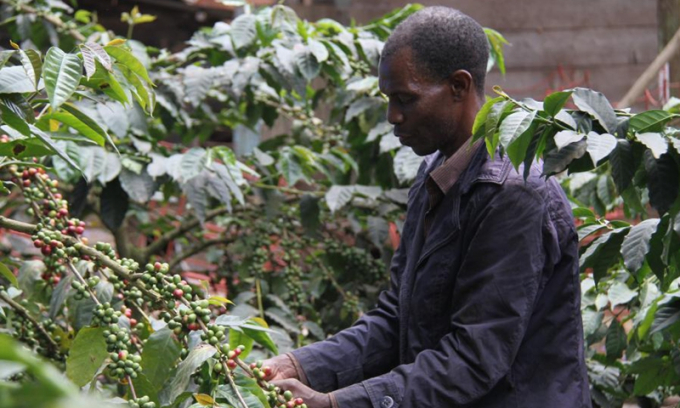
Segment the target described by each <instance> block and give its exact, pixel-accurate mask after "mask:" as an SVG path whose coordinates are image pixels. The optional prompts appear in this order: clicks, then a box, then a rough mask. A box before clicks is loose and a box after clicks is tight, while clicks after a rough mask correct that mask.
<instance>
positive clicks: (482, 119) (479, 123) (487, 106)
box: [472, 96, 505, 140]
mask: <svg viewBox="0 0 680 408" xmlns="http://www.w3.org/2000/svg"><path fill="white" fill-rule="evenodd" d="M504 100H505V98H503V97H502V96H499V97H497V98H493V99H489V100H488V101H486V103H484V105H483V106H482V109H480V110H479V112H478V113H477V116H476V117H475V123H474V125H473V126H472V134H473V135H475V139H474V140H477V139H480V138H481V136H484V134H478V132H479V130H480V129H482V127H483V126H484V124H485V123H486V120H487V117H488V115H489V112H491V108H493V106H494V105H496V104H497V103H500V102H502V101H504ZM477 135H478V136H477Z"/></svg>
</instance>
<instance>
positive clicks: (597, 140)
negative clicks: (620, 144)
mask: <svg viewBox="0 0 680 408" xmlns="http://www.w3.org/2000/svg"><path fill="white" fill-rule="evenodd" d="M586 141H587V142H588V147H587V149H586V150H587V151H588V154H589V155H590V159H591V160H592V161H593V166H595V167H597V164H598V163H599V162H600V160H602V159H604V158H605V157H607V156H609V154H610V153H611V152H612V150H614V149H615V148H616V144H617V139H616V138H615V137H614V136H612V135H610V134H608V133H603V134H598V133H596V132H590V133H588V136H586Z"/></svg>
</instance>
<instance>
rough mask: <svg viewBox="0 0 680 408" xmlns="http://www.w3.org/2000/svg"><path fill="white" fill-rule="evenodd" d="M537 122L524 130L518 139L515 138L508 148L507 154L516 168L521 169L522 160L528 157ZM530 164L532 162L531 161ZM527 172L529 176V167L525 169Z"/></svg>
mask: <svg viewBox="0 0 680 408" xmlns="http://www.w3.org/2000/svg"><path fill="white" fill-rule="evenodd" d="M536 127H537V124H536V123H533V122H532V123H531V125H530V126H529V128H528V129H527V130H525V131H524V133H522V134H521V135H520V136H519V137H518V138H517V139H515V141H514V142H512V143H510V146H508V148H507V151H506V152H507V154H508V157H509V158H510V161H511V162H512V165H513V166H514V167H515V170H518V169H519V165H520V164H522V162H524V161H525V159H527V157H526V156H527V149H528V148H529V145H530V144H531V141H532V140H533V138H534V133H535V132H536ZM533 155H534V153H531V155H530V156H529V159H532V158H533ZM529 166H530V163H529ZM525 170H526V171H527V172H525V174H526V175H527V176H528V174H529V173H528V170H529V168H527V169H525Z"/></svg>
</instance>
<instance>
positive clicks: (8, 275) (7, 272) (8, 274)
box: [0, 263, 19, 288]
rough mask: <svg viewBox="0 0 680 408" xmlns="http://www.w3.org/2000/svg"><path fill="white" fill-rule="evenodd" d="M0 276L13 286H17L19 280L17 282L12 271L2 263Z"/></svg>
mask: <svg viewBox="0 0 680 408" xmlns="http://www.w3.org/2000/svg"><path fill="white" fill-rule="evenodd" d="M0 276H2V277H4V278H5V279H7V280H8V281H9V283H11V284H12V285H13V286H14V287H17V288H18V287H19V282H17V277H16V276H14V274H13V273H12V271H10V270H9V268H8V267H7V266H6V265H5V264H3V263H0Z"/></svg>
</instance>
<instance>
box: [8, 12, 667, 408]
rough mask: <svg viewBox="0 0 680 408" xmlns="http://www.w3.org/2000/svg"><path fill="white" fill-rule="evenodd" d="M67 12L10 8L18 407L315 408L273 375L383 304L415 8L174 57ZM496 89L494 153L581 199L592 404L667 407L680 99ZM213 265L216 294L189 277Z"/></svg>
mask: <svg viewBox="0 0 680 408" xmlns="http://www.w3.org/2000/svg"><path fill="white" fill-rule="evenodd" d="M72 7H73V2H72V3H71V4H66V3H64V2H61V1H58V0H50V1H47V0H46V1H41V0H39V1H32V2H27V1H22V0H0V27H2V30H3V31H2V32H1V33H0V34H2V35H3V36H4V35H7V36H8V37H9V38H11V39H12V40H13V42H12V43H9V42H8V43H7V44H0V47H6V49H2V50H0V113H1V116H0V118H1V119H0V169H1V171H2V180H3V184H2V186H3V188H4V189H3V193H4V194H5V197H6V199H4V200H3V201H2V203H1V205H2V217H0V226H1V227H2V228H4V229H5V230H6V231H14V233H9V232H7V233H6V234H5V235H4V236H3V241H1V242H0V249H2V251H3V255H4V257H3V264H2V265H0V275H2V279H3V281H2V282H3V290H2V292H0V311H1V312H0V322H2V327H3V331H4V332H5V333H6V334H8V335H9V336H6V335H0V360H1V361H0V363H2V364H0V377H1V378H2V381H0V400H1V401H3V406H4V402H5V401H8V402H7V406H9V407H14V406H24V405H26V404H30V402H32V401H33V402H34V404H32V405H38V406H39V405H40V404H43V403H44V402H45V401H62V403H63V404H65V405H64V406H69V407H71V406H79V405H82V406H91V405H92V401H90V400H88V399H87V398H98V399H104V400H107V401H109V402H111V403H121V402H125V401H127V402H126V403H129V404H131V405H133V406H138V407H147V408H149V407H151V406H157V407H160V406H180V405H190V404H192V403H195V404H196V405H197V406H198V405H219V406H232V407H268V406H274V407H279V406H286V407H289V406H304V401H299V400H297V398H295V396H291V395H288V394H285V393H281V392H279V391H280V390H276V389H270V388H271V387H270V385H269V384H267V383H266V382H265V381H263V380H262V379H263V378H264V376H265V373H266V371H267V367H262V366H261V365H260V364H258V360H259V359H261V358H264V357H266V356H267V354H266V353H277V352H279V351H281V352H283V351H286V350H289V349H290V348H292V347H296V346H301V345H304V344H306V343H307V342H310V341H314V340H321V339H323V338H325V337H326V335H327V334H328V333H333V332H336V331H338V330H340V329H342V328H344V327H346V326H347V325H349V324H351V322H352V321H354V320H355V319H356V318H357V317H358V316H359V315H360V314H361V313H362V312H363V311H365V310H368V309H370V308H371V306H372V304H373V302H374V300H375V297H376V295H377V294H378V293H379V291H380V290H381V288H383V287H384V286H385V284H386V280H387V271H386V265H387V264H389V260H390V258H391V255H392V251H393V250H394V248H395V247H396V245H397V244H398V237H399V230H400V228H401V225H402V217H403V214H404V207H405V204H406V193H407V190H406V187H407V186H408V183H409V182H410V181H411V180H412V179H413V177H414V176H415V174H416V171H417V169H418V167H419V165H420V163H421V159H420V158H419V157H417V156H415V155H414V154H413V153H412V152H411V151H410V149H408V148H404V147H401V146H400V145H399V143H398V139H397V138H396V137H394V136H393V134H392V128H391V126H390V125H389V124H388V123H387V122H386V121H385V109H386V106H385V100H384V98H383V96H382V95H381V94H380V92H379V90H378V88H377V77H376V76H375V73H376V67H377V62H378V57H379V55H380V51H381V49H382V44H383V42H384V41H385V39H386V38H387V37H388V36H389V33H390V32H391V30H392V29H393V28H394V27H395V26H396V25H397V24H398V23H399V22H400V21H402V20H403V19H404V18H405V17H406V16H408V15H409V14H410V13H412V12H414V11H415V10H417V9H418V8H419V6H415V5H414V6H407V7H405V8H404V9H401V10H397V11H395V12H394V13H391V14H390V15H387V16H385V17H383V18H381V19H379V20H376V21H374V22H372V23H370V24H368V25H366V26H362V27H355V26H352V27H346V26H343V25H341V24H339V23H337V22H335V21H332V20H327V19H326V20H320V21H317V22H313V23H312V22H307V21H303V20H300V19H299V18H298V17H297V16H296V15H295V13H294V12H293V11H292V10H291V9H289V8H287V7H285V6H281V5H279V6H275V7H272V8H264V9H261V10H255V11H253V12H249V13H245V14H243V15H241V16H239V17H237V18H236V19H235V20H234V21H232V22H231V23H230V24H226V23H218V24H216V25H215V26H214V27H210V28H205V29H202V30H200V31H199V32H197V33H196V34H195V35H194V36H193V38H192V39H191V40H189V41H188V42H187V47H186V48H185V49H183V50H182V51H180V52H177V53H170V52H168V51H166V50H155V49H150V48H146V47H145V46H144V45H143V44H141V43H140V42H138V41H135V40H134V39H133V38H130V37H132V36H133V34H134V33H139V31H140V30H142V29H144V27H145V26H141V27H136V26H137V25H138V24H143V23H149V22H150V21H152V20H153V19H152V17H151V16H146V15H144V14H142V13H141V12H140V11H139V9H135V10H131V12H130V13H128V15H127V16H124V19H125V21H127V22H128V24H129V27H130V29H129V30H128V33H127V34H128V38H127V39H123V38H120V37H117V36H116V35H114V34H113V33H111V32H109V31H107V30H106V29H105V28H104V27H102V26H101V25H100V24H98V22H97V18H96V15H94V14H92V13H89V12H87V11H84V10H73V9H72ZM149 24H152V23H149ZM147 27H151V25H147ZM133 29H134V30H133ZM5 33H7V34H5ZM487 34H488V38H489V42H490V44H491V50H492V61H491V65H490V67H491V66H492V65H493V64H494V63H495V64H496V65H497V66H498V67H499V68H500V69H501V70H504V66H503V55H502V48H503V45H504V39H503V37H502V36H501V35H500V34H498V33H497V32H495V31H493V30H490V29H487ZM497 94H498V96H497V97H495V98H489V100H488V102H487V104H486V105H484V107H483V109H482V110H481V112H480V114H479V115H478V118H477V120H476V122H475V128H474V133H475V138H476V139H479V138H484V139H485V141H486V146H487V148H488V149H489V151H490V152H495V151H497V150H501V151H502V152H503V154H507V155H508V156H509V157H510V159H511V161H512V162H513V164H514V165H515V167H516V168H517V171H520V172H523V171H524V169H525V168H526V167H527V166H528V165H530V164H531V163H533V162H534V161H536V160H538V159H540V160H541V163H540V164H541V165H542V166H543V170H544V173H545V176H546V177H550V176H555V177H559V178H560V180H561V181H562V183H563V185H564V188H565V190H566V191H567V193H568V195H569V197H570V199H571V200H572V202H573V204H574V215H575V217H576V218H577V220H578V231H579V237H580V238H581V239H582V246H583V249H582V254H581V272H582V292H583V302H582V312H583V320H584V335H585V336H586V340H587V344H588V350H587V354H588V366H589V375H590V380H591V387H592V395H593V400H594V402H595V404H596V405H597V406H600V407H620V406H621V405H622V404H623V402H624V401H625V400H628V399H630V398H632V397H638V398H639V399H644V402H645V404H647V406H654V405H655V404H657V405H658V404H660V402H661V401H662V400H663V399H664V397H666V396H668V395H674V394H677V393H678V389H677V388H678V385H680V374H679V373H680V359H679V358H678V353H677V342H678V337H679V336H680V332H679V331H678V328H679V327H680V323H678V320H679V318H680V317H679V316H680V313H679V309H678V307H680V306H679V305H680V304H679V303H678V302H677V299H676V298H677V295H676V294H677V290H678V282H679V281H678V278H679V277H680V273H679V272H678V270H679V269H680V264H679V263H678V261H679V260H680V257H679V256H678V250H679V247H678V238H679V236H678V234H680V224H679V221H678V217H677V213H678V211H679V210H680V207H679V204H678V201H679V199H678V188H679V186H680V183H679V180H678V178H679V175H678V165H679V161H678V160H679V156H678V152H679V151H680V143H679V140H680V139H679V138H678V131H677V129H676V128H675V127H674V125H675V123H676V120H677V117H678V114H679V113H678V112H679V109H678V107H679V106H680V105H679V104H678V103H677V102H678V101H676V100H672V101H671V102H669V104H668V105H667V106H666V107H664V109H659V110H652V111H647V112H642V113H637V114H635V113H631V112H630V111H629V110H623V109H614V108H612V106H611V104H610V103H609V102H608V101H607V99H606V98H605V97H604V96H603V95H601V94H599V93H597V92H594V91H592V90H588V89H581V88H577V89H572V90H565V91H561V92H556V93H554V94H551V95H549V96H547V97H546V98H545V100H544V101H543V102H538V101H533V100H517V99H514V98H512V97H511V96H509V95H507V94H505V93H503V92H502V91H501V90H500V89H497ZM263 129H277V130H276V132H279V133H278V134H275V135H274V137H270V138H267V139H266V140H265V139H264V138H262V137H261V135H262V134H263V132H264V130H263ZM270 132H271V133H273V132H274V131H273V130H270ZM215 135H230V136H231V138H232V139H233V142H234V143H233V146H234V149H233V150H232V149H230V148H228V147H226V146H222V145H219V144H218V145H216V144H215V143H214V141H213V140H211V138H214V137H215ZM173 142H174V143H173ZM177 142H181V143H177ZM184 146H187V147H184ZM565 173H568V174H565ZM97 230H100V231H101V230H106V231H107V232H108V233H109V236H110V239H109V240H107V241H106V242H93V243H92V244H91V243H90V242H89V239H90V238H94V237H95V236H96V234H95V232H96V231H97ZM93 241H99V239H97V240H95V239H93ZM199 255H200V256H201V257H202V259H204V260H205V261H206V262H205V263H207V264H209V265H210V266H209V267H205V268H204V269H205V270H204V272H205V275H206V276H207V277H208V279H209V282H210V284H212V286H210V285H208V286H203V285H201V284H198V283H197V282H196V280H195V279H192V278H190V275H188V274H187V273H185V272H186V271H187V270H188V269H194V268H195V267H194V266H192V265H193V264H191V263H190V261H191V260H193V259H196V258H197V256H199ZM191 276H193V275H191ZM220 282H224V283H226V287H227V288H228V291H229V297H230V299H231V301H233V302H234V303H235V305H229V301H228V300H227V299H226V296H224V295H225V293H224V291H223V289H221V290H222V292H219V293H218V289H217V288H220V287H221V286H219V283H220ZM227 305H229V311H228V312H227ZM267 322H268V323H270V324H271V326H270V325H269V324H268V323H267ZM10 336H11V337H10ZM17 342H20V343H17ZM19 344H21V345H23V346H19ZM26 348H28V349H29V350H31V351H33V352H34V353H37V354H39V355H41V356H42V357H43V358H45V359H49V360H50V361H51V362H52V365H45V364H43V363H41V362H40V361H42V360H37V359H36V357H35V355H34V354H30V353H27V351H26ZM52 367H56V371H55V369H53V368H52ZM59 370H61V371H65V372H66V375H67V377H68V378H69V379H70V381H71V383H65V382H64V381H63V379H62V378H61V377H59V375H58V374H55V372H58V371H59ZM77 387H81V388H83V389H84V390H86V391H87V392H86V393H84V394H81V393H79V392H78V390H77ZM36 389H41V390H43V391H41V392H36V391H35V390H36ZM40 398H43V399H40ZM121 398H122V399H123V400H124V401H121ZM27 401H28V402H27Z"/></svg>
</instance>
